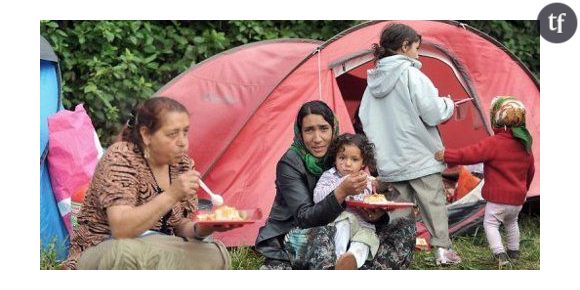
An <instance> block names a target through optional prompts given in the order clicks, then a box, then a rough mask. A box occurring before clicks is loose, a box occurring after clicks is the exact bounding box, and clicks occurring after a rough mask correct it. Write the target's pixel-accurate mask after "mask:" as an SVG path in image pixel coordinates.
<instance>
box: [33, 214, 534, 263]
mask: <svg viewBox="0 0 580 290" xmlns="http://www.w3.org/2000/svg"><path fill="white" fill-rule="evenodd" d="M520 230H521V242H520V243H521V251H522V252H521V253H522V256H521V258H520V260H519V261H517V262H515V263H512V264H511V265H508V266H505V267H503V269H504V270H539V269H540V217H539V216H537V215H530V214H527V213H523V214H522V215H520ZM453 245H454V248H455V249H456V250H457V252H458V253H459V254H460V255H461V257H462V259H463V261H462V263H461V264H459V265H456V266H450V267H439V266H436V265H435V262H434V260H433V256H432V255H431V253H428V252H415V256H414V257H413V262H411V266H410V269H412V270H436V269H454V270H498V269H500V268H499V267H498V266H497V264H496V263H495V262H494V261H493V260H492V258H491V254H490V252H489V249H488V248H487V241H486V240H485V233H484V232H483V229H482V228H480V229H479V230H478V231H476V233H475V234H471V235H464V236H460V237H457V238H455V239H453ZM229 250H230V253H231V255H232V268H233V269H234V270H256V269H259V268H260V266H261V265H262V262H263V258H262V257H260V256H258V255H257V254H256V253H255V252H254V251H253V250H252V248H250V247H239V248H230V249H229ZM57 268H58V262H57V261H56V253H55V252H54V250H53V249H51V248H50V247H49V248H48V249H47V250H45V251H43V252H42V253H41V257H40V269H41V270H53V269H57Z"/></svg>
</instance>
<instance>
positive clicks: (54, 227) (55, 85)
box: [40, 37, 69, 260]
mask: <svg viewBox="0 0 580 290" xmlns="http://www.w3.org/2000/svg"><path fill="white" fill-rule="evenodd" d="M43 41H44V42H43ZM47 44H48V42H46V40H44V39H43V38H42V37H41V53H40V54H41V60H40V243H41V250H42V249H45V248H46V247H47V246H48V245H50V244H51V243H54V245H55V247H56V253H57V259H59V260H64V259H65V258H66V256H67V255H68V247H69V240H68V232H67V230H66V227H65V225H64V223H63V221H62V218H61V216H60V213H59V211H58V207H57V203H56V199H55V197H54V193H53V191H52V186H51V183H50V175H49V172H48V165H47V162H46V161H47V160H46V155H47V152H48V147H47V146H48V117H49V116H51V115H52V114H54V113H56V112H57V111H58V110H59V109H61V104H60V78H59V69H58V62H55V61H52V60H43V53H45V55H46V51H47V50H48V49H50V53H52V55H54V52H52V49H51V48H50V47H48V48H47V47H46V45H47ZM43 45H44V47H43Z"/></svg>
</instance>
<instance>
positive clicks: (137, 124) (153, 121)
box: [121, 97, 189, 149]
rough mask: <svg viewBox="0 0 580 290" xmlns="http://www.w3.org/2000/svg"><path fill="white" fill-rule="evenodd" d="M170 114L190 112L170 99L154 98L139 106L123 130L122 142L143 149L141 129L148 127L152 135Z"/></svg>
mask: <svg viewBox="0 0 580 290" xmlns="http://www.w3.org/2000/svg"><path fill="white" fill-rule="evenodd" d="M170 112H183V113H186V114H187V115H189V112H188V111H187V109H186V108H185V106H183V105H182V104H181V103H180V102H178V101H176V100H174V99H170V98H168V97H153V98H150V99H148V100H147V101H145V103H143V104H142V105H140V106H138V107H137V108H136V109H135V110H133V112H132V113H131V118H130V119H129V121H127V126H125V128H124V129H123V133H122V137H121V140H123V141H128V142H131V143H134V144H137V145H138V146H139V148H140V149H143V139H142V138H141V133H140V132H139V128H141V127H146V128H148V129H149V132H151V134H153V133H155V132H156V131H157V130H159V128H161V126H162V125H163V124H162V121H163V117H164V116H165V114H167V113H170Z"/></svg>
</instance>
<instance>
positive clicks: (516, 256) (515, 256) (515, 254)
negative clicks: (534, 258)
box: [507, 250, 520, 261]
mask: <svg viewBox="0 0 580 290" xmlns="http://www.w3.org/2000/svg"><path fill="white" fill-rule="evenodd" d="M507 255H508V257H510V260H512V261H517V260H518V259H519V258H520V251H519V250H513V251H512V250H507Z"/></svg>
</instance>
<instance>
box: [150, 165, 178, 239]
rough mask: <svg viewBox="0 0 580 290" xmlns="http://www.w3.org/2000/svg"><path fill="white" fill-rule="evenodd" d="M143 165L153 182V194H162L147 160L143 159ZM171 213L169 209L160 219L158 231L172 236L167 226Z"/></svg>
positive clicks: (161, 189) (171, 231)
mask: <svg viewBox="0 0 580 290" xmlns="http://www.w3.org/2000/svg"><path fill="white" fill-rule="evenodd" d="M145 164H147V168H149V173H151V176H152V177H153V181H154V182H155V192H156V193H157V195H159V194H161V193H163V188H161V186H159V183H158V182H157V178H155V174H154V173H153V169H151V166H150V165H149V161H147V159H145ZM169 184H171V166H169ZM171 212H173V209H169V211H168V212H167V213H166V214H165V215H164V216H163V217H162V218H161V229H160V230H159V231H160V232H162V233H164V234H166V235H173V230H172V229H170V228H169V225H168V224H167V222H168V221H169V218H170V217H171Z"/></svg>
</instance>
